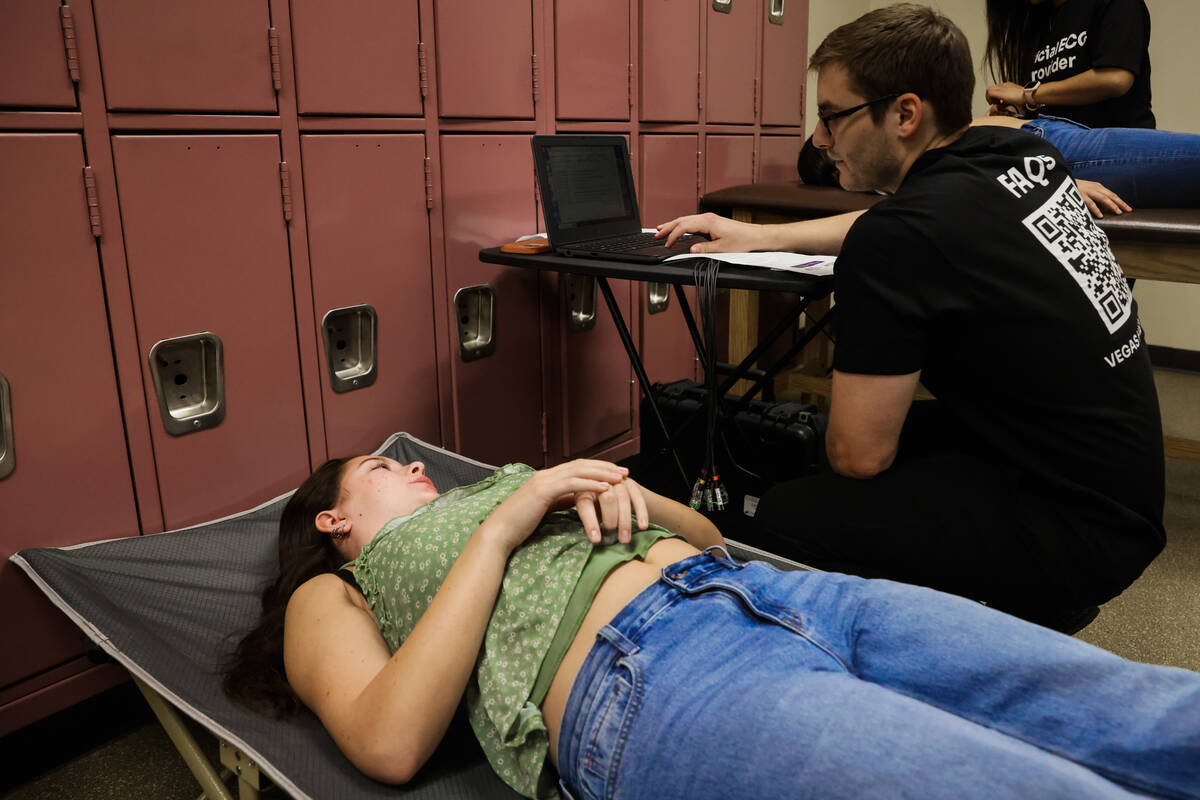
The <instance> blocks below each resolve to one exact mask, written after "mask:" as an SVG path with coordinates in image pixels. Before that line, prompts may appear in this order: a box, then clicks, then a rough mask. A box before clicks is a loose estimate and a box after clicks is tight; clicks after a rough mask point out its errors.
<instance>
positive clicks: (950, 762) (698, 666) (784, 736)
mask: <svg viewBox="0 0 1200 800" xmlns="http://www.w3.org/2000/svg"><path fill="white" fill-rule="evenodd" d="M710 552H713V555H708V554H705V555H698V556H693V557H691V558H688V559H685V560H683V561H680V562H678V563H676V564H673V565H671V566H669V567H667V568H665V569H664V570H663V577H662V579H661V580H659V581H658V582H656V583H654V584H652V585H651V586H650V587H648V588H647V589H645V590H644V591H643V592H642V593H641V594H639V595H638V596H637V597H636V598H634V600H633V601H631V602H630V603H629V605H627V606H626V607H625V608H624V609H622V610H621V612H620V613H618V614H617V616H616V617H615V618H614V619H613V621H612V622H611V623H610V624H609V625H607V626H606V627H605V628H603V629H602V630H601V632H600V634H599V635H598V637H597V643H596V645H595V646H594V647H593V648H592V650H591V652H590V653H589V654H588V657H587V659H586V661H585V662H584V665H583V667H582V668H581V670H580V673H579V676H578V677H577V678H576V679H575V683H574V685H573V687H572V689H571V695H570V700H569V701H568V704H567V711H566V714H565V716H564V718H563V725H562V732H561V734H560V738H559V751H558V752H559V768H560V773H561V776H562V787H563V789H564V793H566V794H567V796H571V797H574V798H577V800H584V798H608V797H614V798H640V797H644V798H653V799H654V800H669V798H688V800H702V799H703V798H737V799H738V800H751V799H756V798H814V799H816V798H821V799H825V798H842V797H844V798H855V800H858V799H859V798H875V797H878V798H899V797H912V798H953V799H954V800H962V798H973V797H981V798H982V797H986V798H989V800H991V799H992V798H1020V799H1021V800H1029V799H1030V798H1055V799H1056V800H1060V799H1061V798H1089V799H1092V798H1115V797H1130V796H1135V795H1134V794H1132V793H1146V794H1150V795H1157V796H1161V797H1197V796H1200V675H1198V674H1196V673H1193V672H1189V671H1186V670H1181V669H1173V668H1168V667H1155V666H1149V665H1145V664H1137V663H1133V662H1129V661H1125V660H1124V659H1121V658H1118V657H1117V656H1115V655H1112V654H1111V653H1108V652H1105V651H1103V650H1100V649H1098V648H1095V647H1092V646H1090V645H1087V644H1085V643H1083V642H1080V641H1077V640H1075V639H1072V638H1070V637H1068V636H1063V635H1061V634H1057V633H1054V632H1053V631H1049V630H1046V629H1044V628H1040V627H1037V626H1035V625H1031V624H1029V623H1025V622H1022V621H1020V620H1018V619H1016V618H1014V617H1010V616H1008V615H1006V614H1002V613H1000V612H998V611H993V610H990V609H987V608H985V607H983V606H981V605H979V604H977V603H974V602H972V601H970V600H964V599H962V598H959V597H955V596H952V595H947V594H942V593H940V592H935V591H933V590H930V589H922V588H917V587H912V586H907V585H904V584H899V583H893V582H891V581H883V580H870V581H868V580H863V579H861V578H855V577H850V576H846V575H839V574H835V573H821V572H780V571H779V570H777V569H775V568H774V567H772V566H770V565H768V564H764V563H761V562H751V563H750V564H746V565H739V564H736V563H734V562H732V561H729V560H728V559H726V558H724V557H721V556H720V555H719V554H718V553H717V550H714V551H710ZM1131 792H1132V793H1131Z"/></svg>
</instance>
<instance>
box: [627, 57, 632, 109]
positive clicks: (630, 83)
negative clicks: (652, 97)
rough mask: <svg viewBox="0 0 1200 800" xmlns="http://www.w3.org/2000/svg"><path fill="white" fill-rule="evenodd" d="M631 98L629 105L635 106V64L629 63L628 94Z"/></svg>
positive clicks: (629, 98)
mask: <svg viewBox="0 0 1200 800" xmlns="http://www.w3.org/2000/svg"><path fill="white" fill-rule="evenodd" d="M626 97H627V98H628V100H629V107H630V108H631V109H632V108H633V64H630V65H629V92H628V94H626Z"/></svg>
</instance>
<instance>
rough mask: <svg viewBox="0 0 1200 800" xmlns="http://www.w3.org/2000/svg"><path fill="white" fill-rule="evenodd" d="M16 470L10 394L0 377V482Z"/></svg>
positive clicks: (5, 381)
mask: <svg viewBox="0 0 1200 800" xmlns="http://www.w3.org/2000/svg"><path fill="white" fill-rule="evenodd" d="M16 468H17V453H16V451H15V450H14V449H13V418H12V392H11V391H10V390H9V388H8V379H7V378H5V377H4V376H3V375H0V481H2V480H4V479H5V478H7V477H8V476H9V475H11V474H12V471H13V470H14V469H16Z"/></svg>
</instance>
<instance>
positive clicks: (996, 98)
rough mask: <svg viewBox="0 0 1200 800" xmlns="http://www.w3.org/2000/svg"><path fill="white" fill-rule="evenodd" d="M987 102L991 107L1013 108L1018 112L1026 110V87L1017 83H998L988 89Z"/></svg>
mask: <svg viewBox="0 0 1200 800" xmlns="http://www.w3.org/2000/svg"><path fill="white" fill-rule="evenodd" d="M987 101H988V105H991V106H1011V107H1013V108H1014V109H1017V110H1018V111H1021V110H1023V109H1024V108H1025V87H1024V86H1021V85H1020V84H1017V83H1012V82H1009V83H997V84H994V85H992V86H989V87H988V88H987Z"/></svg>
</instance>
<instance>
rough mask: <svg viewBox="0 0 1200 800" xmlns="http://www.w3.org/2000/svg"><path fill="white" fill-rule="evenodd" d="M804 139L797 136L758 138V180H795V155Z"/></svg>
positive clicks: (763, 181) (796, 178)
mask: <svg viewBox="0 0 1200 800" xmlns="http://www.w3.org/2000/svg"><path fill="white" fill-rule="evenodd" d="M803 146H804V139H802V138H801V137H799V136H763V137H761V138H759V140H758V180H759V181H760V182H762V183H769V182H771V181H797V180H799V179H800V178H799V175H797V173H796V157H797V156H798V155H800V148H801V147H803Z"/></svg>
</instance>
